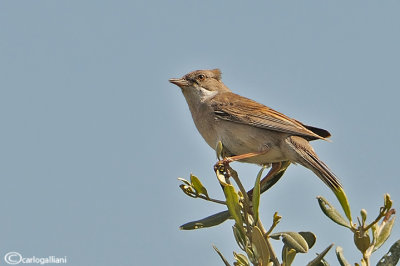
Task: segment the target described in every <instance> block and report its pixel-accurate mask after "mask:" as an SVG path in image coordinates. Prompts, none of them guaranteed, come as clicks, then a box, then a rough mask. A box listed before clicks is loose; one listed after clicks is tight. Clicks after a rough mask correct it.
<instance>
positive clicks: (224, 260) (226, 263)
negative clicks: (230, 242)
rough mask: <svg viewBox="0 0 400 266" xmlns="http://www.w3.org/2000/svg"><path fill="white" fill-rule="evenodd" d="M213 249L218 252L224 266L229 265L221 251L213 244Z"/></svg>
mask: <svg viewBox="0 0 400 266" xmlns="http://www.w3.org/2000/svg"><path fill="white" fill-rule="evenodd" d="M213 248H214V250H215V251H216V252H217V253H218V255H219V257H220V258H221V260H222V261H223V262H224V263H225V266H231V265H230V264H229V262H228V261H227V260H226V259H225V257H224V255H222V253H221V251H219V250H218V248H217V247H216V246H214V245H213Z"/></svg>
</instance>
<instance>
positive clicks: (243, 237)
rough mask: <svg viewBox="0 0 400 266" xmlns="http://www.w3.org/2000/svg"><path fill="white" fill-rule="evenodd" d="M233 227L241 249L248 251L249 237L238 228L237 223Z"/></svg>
mask: <svg viewBox="0 0 400 266" xmlns="http://www.w3.org/2000/svg"><path fill="white" fill-rule="evenodd" d="M232 229H233V235H234V237H235V240H236V243H237V244H238V246H239V247H240V249H241V250H243V251H246V247H247V237H246V235H245V234H243V232H242V231H241V230H239V229H238V227H237V226H236V224H235V225H234V226H232Z"/></svg>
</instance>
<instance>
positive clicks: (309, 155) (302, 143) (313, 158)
mask: <svg viewBox="0 0 400 266" xmlns="http://www.w3.org/2000/svg"><path fill="white" fill-rule="evenodd" d="M286 142H287V144H289V146H290V147H291V148H292V149H293V150H294V151H295V153H296V154H297V159H296V160H294V161H295V162H297V163H300V164H301V165H303V166H304V167H307V168H308V169H310V170H311V171H313V172H314V173H315V174H316V175H317V176H318V177H319V178H320V179H321V180H322V181H323V182H324V183H325V184H326V185H327V186H328V187H329V188H330V189H331V190H332V191H333V192H334V193H335V194H337V193H338V191H340V190H343V188H342V185H341V184H340V181H339V179H338V178H337V177H336V175H335V174H334V173H333V172H332V171H331V170H330V169H329V168H328V166H327V165H326V164H325V163H324V162H322V161H321V160H320V159H319V158H318V156H317V154H316V153H315V152H314V150H313V148H312V147H311V146H310V144H309V143H308V141H307V140H305V139H303V138H301V137H297V136H292V137H289V138H287V139H286Z"/></svg>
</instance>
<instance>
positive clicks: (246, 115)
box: [210, 92, 330, 140]
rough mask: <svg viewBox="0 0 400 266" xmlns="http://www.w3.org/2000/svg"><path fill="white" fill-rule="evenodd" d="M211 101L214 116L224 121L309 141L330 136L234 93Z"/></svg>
mask: <svg viewBox="0 0 400 266" xmlns="http://www.w3.org/2000/svg"><path fill="white" fill-rule="evenodd" d="M210 101H211V106H212V107H213V109H214V114H215V115H216V117H217V118H219V119H222V120H226V121H231V122H236V123H241V124H246V125H251V126H255V127H259V128H264V129H269V130H275V131H280V132H285V133H289V134H293V135H298V136H303V137H305V138H307V139H308V140H313V139H325V138H326V137H329V136H330V134H329V132H328V131H326V130H323V129H319V128H314V127H311V126H306V125H303V124H302V123H300V122H299V121H297V120H295V119H292V118H290V117H287V116H285V115H284V114H281V113H279V112H278V111H275V110H274V109H271V108H269V107H267V106H265V105H262V104H260V103H257V102H255V101H253V100H250V99H248V98H245V97H242V96H240V95H237V94H234V93H232V92H225V93H219V94H217V95H216V96H215V97H213V98H212V99H210ZM318 133H320V134H321V135H322V136H321V135H319V134H318Z"/></svg>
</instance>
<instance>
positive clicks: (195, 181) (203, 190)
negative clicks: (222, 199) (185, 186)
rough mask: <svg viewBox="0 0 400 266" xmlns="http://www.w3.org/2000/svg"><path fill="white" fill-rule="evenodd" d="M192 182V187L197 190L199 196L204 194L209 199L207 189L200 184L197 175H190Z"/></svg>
mask: <svg viewBox="0 0 400 266" xmlns="http://www.w3.org/2000/svg"><path fill="white" fill-rule="evenodd" d="M190 182H191V185H192V187H193V188H194V189H195V190H196V192H197V193H198V194H203V195H204V196H206V197H207V198H209V197H208V193H207V189H206V188H205V187H204V186H203V184H202V183H201V182H200V179H199V178H198V177H197V176H195V175H192V174H191V175H190Z"/></svg>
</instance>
